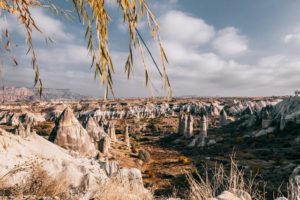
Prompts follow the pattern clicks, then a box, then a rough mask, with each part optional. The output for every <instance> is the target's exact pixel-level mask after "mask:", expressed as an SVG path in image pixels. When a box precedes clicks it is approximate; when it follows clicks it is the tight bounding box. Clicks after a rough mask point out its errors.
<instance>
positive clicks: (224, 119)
mask: <svg viewBox="0 0 300 200" xmlns="http://www.w3.org/2000/svg"><path fill="white" fill-rule="evenodd" d="M227 123H228V122H227V113H226V111H225V110H224V109H222V110H221V112H220V126H225V125H227Z"/></svg>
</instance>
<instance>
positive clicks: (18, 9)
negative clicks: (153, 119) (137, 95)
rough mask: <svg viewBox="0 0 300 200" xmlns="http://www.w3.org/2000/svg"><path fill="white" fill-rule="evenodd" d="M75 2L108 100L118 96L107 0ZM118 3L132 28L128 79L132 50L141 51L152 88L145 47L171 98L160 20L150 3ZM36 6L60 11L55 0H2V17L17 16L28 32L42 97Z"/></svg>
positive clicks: (140, 0)
mask: <svg viewBox="0 0 300 200" xmlns="http://www.w3.org/2000/svg"><path fill="white" fill-rule="evenodd" d="M71 2H72V3H73V5H74V7H75V10H76V12H77V14H78V18H79V20H80V21H81V22H82V23H83V25H84V27H85V29H86V30H85V35H84V38H85V40H86V42H87V49H88V52H89V54H90V55H91V59H92V64H91V67H92V68H94V77H95V78H97V77H99V79H100V82H101V84H102V85H103V86H104V87H105V95H104V97H105V98H107V96H108V92H111V94H112V95H114V90H113V78H112V77H113V73H114V66H113V63H112V60H111V55H110V53H109V42H108V41H109V33H108V24H109V21H110V17H109V15H108V13H107V10H106V8H105V5H106V3H105V0H72V1H71ZM116 3H117V5H118V7H119V11H120V12H122V15H123V20H124V23H126V24H127V25H128V29H129V36H130V45H129V55H128V59H127V61H126V63H125V72H126V73H127V77H128V78H129V77H130V74H131V73H132V70H133V69H132V68H133V55H132V52H133V51H132V49H137V50H138V51H139V52H140V55H141V57H142V61H143V66H144V70H145V79H146V85H148V83H149V81H150V80H149V79H150V76H149V70H148V67H147V64H146V62H145V55H144V50H143V48H145V49H146V52H147V54H148V56H149V57H150V59H151V60H152V62H153V64H154V66H155V67H156V69H157V71H158V73H159V75H160V76H161V78H162V80H163V87H164V88H165V89H166V90H167V91H168V96H171V94H172V91H171V86H170V82H169V79H168V76H167V71H166V65H167V63H168V60H167V57H166V54H165V52H164V49H163V46H162V44H161V41H160V38H159V34H158V32H159V26H158V23H157V20H156V18H155V16H154V15H153V13H152V12H151V10H150V8H149V6H148V4H147V2H146V0H116ZM35 7H46V8H50V9H52V10H54V11H55V12H56V10H58V9H57V8H56V6H55V5H54V4H53V3H52V1H51V0H0V15H3V13H5V14H12V15H16V16H17V17H18V20H19V23H20V24H21V25H23V27H25V29H26V34H27V37H26V43H27V46H28V52H27V53H30V54H31V57H32V62H31V64H32V67H33V69H34V72H35V80H34V84H35V86H37V87H38V88H39V92H40V94H41V93H42V88H43V87H42V80H41V78H40V73H39V65H38V62H37V58H36V53H35V50H34V48H33V47H34V46H33V40H32V39H33V38H32V33H33V31H34V30H35V31H38V32H40V33H42V31H41V30H40V29H39V28H38V26H37V25H36V23H35V19H34V17H33V16H32V15H31V11H32V9H33V8H35ZM57 13H58V11H57ZM140 18H146V20H147V21H148V28H149V31H150V33H151V36H152V38H153V39H154V41H156V42H157V43H158V46H159V52H160V60H161V65H162V66H161V67H159V65H158V64H157V61H156V60H155V58H154V56H153V54H152V52H151V51H150V49H149V47H148V46H147V44H146V42H145V40H144V39H143V37H142V35H141V33H140V32H139V31H138V28H137V27H138V23H139V19H140ZM0 39H1V38H0ZM8 41H9V40H8ZM0 44H1V47H2V40H0ZM8 45H9V44H8ZM150 82H151V81H150Z"/></svg>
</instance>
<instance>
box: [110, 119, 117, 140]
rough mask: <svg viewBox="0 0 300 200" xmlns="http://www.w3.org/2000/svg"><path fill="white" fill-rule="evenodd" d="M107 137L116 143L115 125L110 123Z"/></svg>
mask: <svg viewBox="0 0 300 200" xmlns="http://www.w3.org/2000/svg"><path fill="white" fill-rule="evenodd" d="M109 137H110V139H111V141H112V142H116V141H117V137H116V129H115V124H114V123H111V124H110V125H109Z"/></svg>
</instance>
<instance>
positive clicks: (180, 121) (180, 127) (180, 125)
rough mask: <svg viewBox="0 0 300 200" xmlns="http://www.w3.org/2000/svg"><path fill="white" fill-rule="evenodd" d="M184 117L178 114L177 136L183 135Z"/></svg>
mask: <svg viewBox="0 0 300 200" xmlns="http://www.w3.org/2000/svg"><path fill="white" fill-rule="evenodd" d="M184 119H185V118H184V115H183V114H182V113H180V114H179V115H178V134H179V135H183V133H184V128H185V127H184Z"/></svg>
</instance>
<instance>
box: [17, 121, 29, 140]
mask: <svg viewBox="0 0 300 200" xmlns="http://www.w3.org/2000/svg"><path fill="white" fill-rule="evenodd" d="M27 131H28V130H25V128H24V126H23V125H22V123H19V125H18V127H17V128H16V129H15V134H16V135H19V136H21V137H22V138H25V137H27V136H28V132H27Z"/></svg>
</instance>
